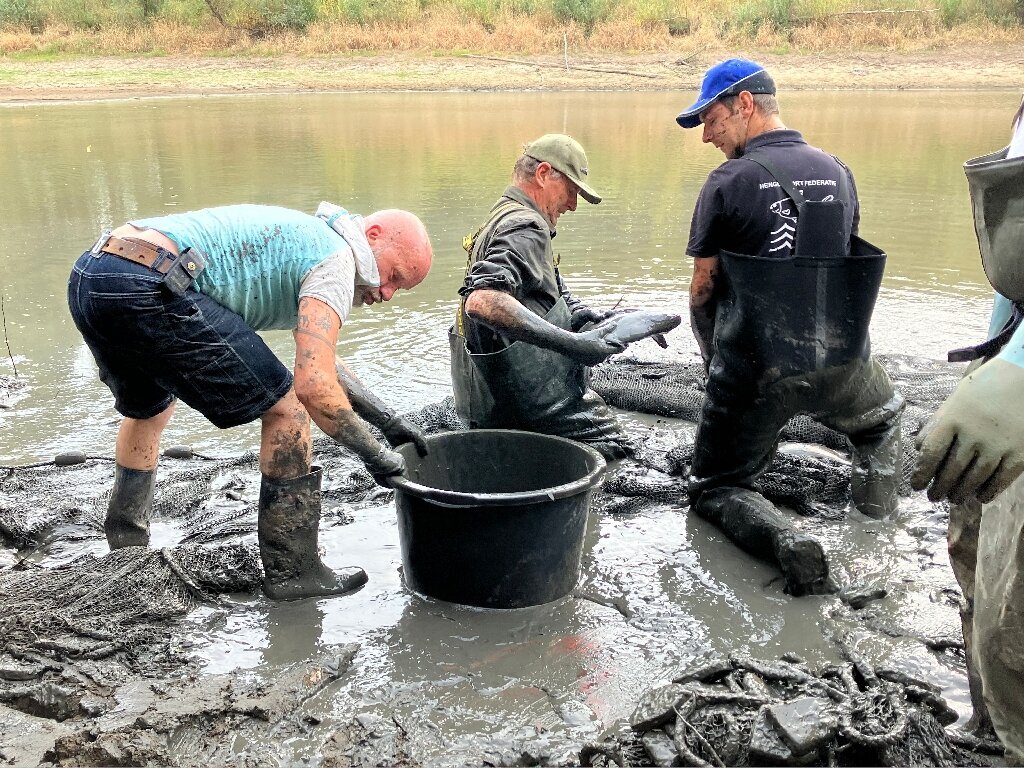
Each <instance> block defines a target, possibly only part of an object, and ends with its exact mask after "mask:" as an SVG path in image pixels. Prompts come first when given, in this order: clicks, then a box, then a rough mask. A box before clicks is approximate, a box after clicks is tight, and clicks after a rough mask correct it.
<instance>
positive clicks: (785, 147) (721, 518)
mask: <svg viewBox="0 0 1024 768" xmlns="http://www.w3.org/2000/svg"><path fill="white" fill-rule="evenodd" d="M676 121H677V122H678V124H679V125H680V126H682V127H683V128H696V127H698V126H700V125H703V132H704V133H703V141H704V142H705V143H708V144H714V145H715V147H716V148H718V149H719V150H720V151H721V152H722V154H723V155H725V158H726V162H725V163H724V164H722V165H721V166H719V167H718V168H717V169H715V170H714V171H712V172H711V174H710V175H709V176H708V179H707V181H706V182H705V184H704V186H703V188H702V189H701V191H700V195H699V197H698V199H697V205H696V208H695V210H694V212H693V221H692V224H691V227H690V239H689V242H688V244H687V247H686V253H687V254H688V255H689V256H691V257H693V279H692V282H691V283H690V317H691V324H692V330H693V332H694V335H695V336H696V339H697V342H698V345H699V347H700V351H701V354H702V356H703V358H704V362H705V365H706V366H707V368H708V382H707V390H706V395H705V399H704V404H703V407H702V410H701V415H700V420H699V424H698V429H697V437H696V445H695V449H694V456H693V463H692V466H691V476H690V484H689V490H690V495H691V500H692V503H693V507H694V510H695V511H696V512H697V514H699V515H701V516H702V517H704V518H706V519H708V520H709V521H711V522H713V523H715V524H716V525H717V526H719V527H720V528H722V530H723V531H724V532H725V533H726V535H728V536H729V537H730V538H731V539H732V540H733V541H734V542H735V543H736V544H738V545H739V546H740V547H742V548H743V549H745V550H747V551H748V552H750V553H752V554H755V555H757V556H760V557H763V558H765V559H767V560H769V561H774V562H775V563H777V564H778V565H779V567H780V568H781V570H782V572H783V575H784V577H785V580H786V586H787V589H788V591H789V592H790V593H791V594H795V595H799V594H806V593H821V592H827V591H832V590H834V589H835V584H834V582H833V580H832V578H831V577H830V575H829V565H828V560H827V558H826V555H825V552H824V550H823V548H822V546H821V544H820V543H819V542H818V541H817V540H816V539H815V538H813V537H812V536H810V535H808V534H806V533H803V532H801V531H800V530H799V529H797V528H794V526H793V525H792V524H791V523H790V522H788V520H787V519H786V518H785V517H783V516H782V514H781V513H780V512H779V510H778V509H776V507H775V506H774V505H773V504H772V503H771V502H770V501H768V500H767V499H766V498H765V497H764V496H763V495H762V494H761V493H760V492H759V491H758V486H757V481H758V478H759V476H760V475H761V474H762V473H763V472H764V470H765V469H766V468H767V466H768V464H769V462H770V460H771V458H772V456H773V454H774V452H775V449H776V446H777V443H778V440H779V436H780V434H781V431H782V428H783V426H784V425H785V424H786V422H787V421H788V420H789V419H790V418H791V417H792V416H794V415H796V414H798V413H806V414H810V415H811V416H813V417H814V418H816V419H818V420H819V421H821V422H822V423H824V424H826V425H827V426H829V427H832V428H833V429H835V430H837V431H839V432H841V433H843V434H845V435H847V436H848V437H849V440H850V443H851V448H852V454H853V456H852V466H853V476H852V495H853V501H854V504H855V505H856V507H857V508H858V509H859V510H860V511H861V512H863V513H865V514H868V515H871V516H873V517H881V516H883V515H886V514H887V513H889V512H891V511H892V510H893V509H894V508H895V505H896V483H897V479H898V462H899V453H900V414H901V413H902V410H903V405H904V403H903V398H902V397H901V396H900V395H899V394H898V393H897V392H895V391H894V390H893V386H892V383H891V382H890V380H889V377H888V376H887V375H886V373H885V371H884V370H883V369H882V367H881V366H880V365H879V364H878V363H877V362H876V361H875V359H874V358H872V357H871V355H870V341H869V339H868V324H869V322H870V319H871V313H872V310H873V307H874V301H875V298H876V296H877V293H878V288H879V285H880V282H881V276H882V269H883V267H884V261H885V255H884V254H882V253H881V251H878V250H877V249H875V248H873V247H872V246H870V245H868V244H867V243H864V242H863V241H862V240H860V239H859V238H858V237H856V235H857V230H858V223H859V207H858V202H857V192H856V187H855V185H854V180H853V175H852V174H851V173H850V171H849V169H848V168H847V167H846V166H845V165H843V164H842V163H841V162H840V161H839V160H837V159H836V158H834V157H833V156H832V155H830V154H828V153H826V152H823V151H821V150H820V149H816V148H815V147H812V146H810V145H809V144H807V142H806V141H804V139H803V137H802V136H801V135H800V133H799V132H798V131H795V130H792V129H789V128H787V127H786V126H785V125H784V124H783V122H782V119H781V117H780V114H779V107H778V102H777V100H776V88H775V83H774V81H773V80H772V78H771V76H770V75H769V74H768V72H766V71H765V69H764V68H763V67H761V66H760V65H758V64H755V63H754V62H750V61H745V60H742V59H730V60H728V61H725V62H722V63H720V64H717V65H715V66H714V67H712V68H711V69H709V70H708V72H707V73H706V74H705V76H704V80H703V83H702V85H701V91H700V95H699V98H698V99H697V101H696V102H695V103H694V104H692V105H691V106H690V107H688V108H687V109H686V110H685V111H684V112H683V113H682V114H680V115H679V116H678V117H677V118H676ZM851 249H852V251H851ZM851 252H853V253H855V254H856V255H857V256H860V257H861V258H859V259H857V260H852V259H846V257H847V256H849V255H850V254H851ZM797 255H799V256H801V257H804V258H802V259H801V266H799V267H797V266H795V262H794V258H793V257H794V256H797ZM837 259H843V260H844V264H845V266H842V267H839V266H836V263H837ZM823 261H824V262H825V263H826V264H827V265H829V266H828V268H827V269H824V268H822V267H821V266H817V265H818V264H820V263H822V262H823ZM854 261H856V264H853V265H852V266H850V265H851V264H852V263H853V262H854Z"/></svg>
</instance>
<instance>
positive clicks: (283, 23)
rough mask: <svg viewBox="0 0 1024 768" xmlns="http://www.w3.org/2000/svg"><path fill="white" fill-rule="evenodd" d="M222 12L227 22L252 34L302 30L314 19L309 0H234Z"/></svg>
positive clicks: (221, 5) (314, 14) (314, 12)
mask: <svg viewBox="0 0 1024 768" xmlns="http://www.w3.org/2000/svg"><path fill="white" fill-rule="evenodd" d="M219 5H220V7H223V4H219ZM222 13H223V15H224V18H225V20H226V21H227V23H228V25H229V26H237V27H241V28H242V29H245V30H246V31H248V32H249V33H251V34H254V35H263V34H268V33H271V32H280V31H283V30H286V29H291V30H295V31H298V32H304V31H306V28H307V27H309V25H310V24H312V23H313V22H314V21H316V8H315V7H314V5H313V0H236V2H234V3H232V4H231V5H230V6H229V7H228V10H227V11H226V12H222Z"/></svg>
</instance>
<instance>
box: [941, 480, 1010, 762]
mask: <svg viewBox="0 0 1024 768" xmlns="http://www.w3.org/2000/svg"><path fill="white" fill-rule="evenodd" d="M964 511H965V510H963V509H961V510H960V512H961V513H963V512H964ZM975 511H978V510H977V505H975ZM980 512H981V515H980V520H978V518H977V517H976V516H975V517H972V518H971V519H969V520H968V521H967V524H966V526H963V525H961V526H958V527H961V528H964V527H966V528H967V529H968V530H969V529H970V527H971V526H972V525H974V524H975V523H977V531H978V534H977V536H978V538H977V549H976V554H975V557H976V564H977V565H976V569H975V574H974V616H973V626H972V628H971V632H970V639H969V640H968V639H967V635H966V634H965V640H966V641H967V644H968V647H969V649H970V658H971V660H972V661H973V667H974V670H975V671H976V673H977V675H978V677H979V678H980V680H981V688H982V691H983V693H984V699H985V704H986V706H987V709H988V714H989V715H990V716H991V718H992V725H993V726H994V728H995V731H996V733H997V734H998V735H999V738H1000V739H1001V740H1002V742H1003V744H1004V745H1005V746H1006V750H1007V753H1006V759H1007V763H1008V764H1010V765H1024V476H1021V477H1018V478H1017V480H1015V481H1014V483H1013V485H1011V486H1010V487H1009V488H1008V489H1007V490H1006V491H1004V492H1003V493H1002V494H1000V495H999V496H997V497H996V498H995V500H993V501H992V502H990V503H988V504H985V505H984V506H983V507H982V508H981V510H980ZM967 513H968V514H970V508H969V507H968V508H967ZM951 522H952V520H951ZM969 538H970V534H969V533H968V534H967V539H966V540H961V541H959V542H958V543H959V544H960V545H963V544H964V543H966V541H969ZM965 549H967V550H969V549H970V547H969V546H966V547H963V546H961V547H960V551H959V552H958V553H957V554H958V555H959V557H958V558H957V559H958V560H959V561H960V562H958V563H957V566H956V567H957V568H959V567H961V566H962V565H963V564H964V550H965ZM960 575H961V574H960V572H959V571H958V573H957V577H958V578H959V577H960Z"/></svg>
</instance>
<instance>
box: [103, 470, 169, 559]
mask: <svg viewBox="0 0 1024 768" xmlns="http://www.w3.org/2000/svg"><path fill="white" fill-rule="evenodd" d="M155 485H156V470H155V469H149V470H146V469H128V468H127V467H122V466H121V465H120V464H117V465H116V466H115V467H114V488H113V490H112V491H111V492H110V503H109V504H108V505H107V517H106V519H105V520H104V521H103V531H104V533H106V534H107V544H109V545H110V548H111V549H120V548H121V547H148V546H149V516H150V513H151V512H152V511H153V488H154V486H155Z"/></svg>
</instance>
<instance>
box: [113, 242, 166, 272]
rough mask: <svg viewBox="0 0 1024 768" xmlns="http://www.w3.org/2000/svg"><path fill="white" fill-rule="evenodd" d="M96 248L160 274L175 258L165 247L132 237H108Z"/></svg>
mask: <svg viewBox="0 0 1024 768" xmlns="http://www.w3.org/2000/svg"><path fill="white" fill-rule="evenodd" d="M97 250H99V251H102V252H103V253H109V254H112V255H114V256H120V257H121V258H122V259H125V260H126V261H133V262H135V263H136V264H142V265H143V266H145V267H149V268H150V269H152V270H154V271H155V272H159V273H160V274H161V275H166V274H167V272H168V271H169V270H170V268H171V266H172V265H173V264H174V259H175V255H174V253H173V252H171V251H168V250H167V249H166V248H161V247H160V246H159V245H153V244H152V243H147V242H146V241H145V240H136V239H134V238H132V239H123V238H120V237H108V238H107V240H106V242H105V243H103V244H102V245H101V246H100V247H99V248H98V249H97Z"/></svg>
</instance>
